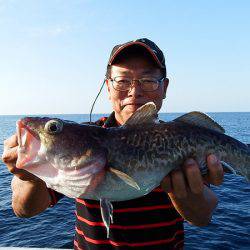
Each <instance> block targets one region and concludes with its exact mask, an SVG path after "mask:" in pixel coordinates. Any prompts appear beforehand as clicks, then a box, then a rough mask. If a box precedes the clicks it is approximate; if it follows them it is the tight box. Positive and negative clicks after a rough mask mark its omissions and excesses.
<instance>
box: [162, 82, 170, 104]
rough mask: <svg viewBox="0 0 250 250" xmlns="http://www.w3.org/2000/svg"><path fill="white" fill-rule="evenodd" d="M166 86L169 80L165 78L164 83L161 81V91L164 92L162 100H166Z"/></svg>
mask: <svg viewBox="0 0 250 250" xmlns="http://www.w3.org/2000/svg"><path fill="white" fill-rule="evenodd" d="M168 84H169V79H168V78H165V79H164V81H163V91H164V94H163V99H165V98H166V93H167V89H168Z"/></svg>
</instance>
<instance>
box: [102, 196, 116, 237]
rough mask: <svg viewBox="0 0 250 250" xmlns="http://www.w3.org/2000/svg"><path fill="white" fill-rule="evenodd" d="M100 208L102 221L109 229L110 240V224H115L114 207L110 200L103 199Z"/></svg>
mask: <svg viewBox="0 0 250 250" xmlns="http://www.w3.org/2000/svg"><path fill="white" fill-rule="evenodd" d="M100 208H101V216H102V221H103V223H104V225H105V227H106V229H107V238H109V231H110V230H109V229H110V224H111V223H113V205H112V203H111V202H110V201H109V200H108V199H105V198H102V199H100Z"/></svg>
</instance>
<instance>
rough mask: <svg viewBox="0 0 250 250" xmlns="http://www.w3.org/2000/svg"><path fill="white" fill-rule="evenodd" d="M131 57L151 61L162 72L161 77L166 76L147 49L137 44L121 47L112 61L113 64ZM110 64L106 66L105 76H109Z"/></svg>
mask: <svg viewBox="0 0 250 250" xmlns="http://www.w3.org/2000/svg"><path fill="white" fill-rule="evenodd" d="M132 57H143V58H145V59H146V60H148V61H151V62H152V63H153V64H154V65H155V67H156V68H159V69H160V70H161V73H162V77H166V70H165V69H162V68H160V67H159V65H158V64H157V63H156V61H155V60H154V59H153V57H152V55H150V53H149V52H148V51H147V49H145V48H143V47H142V46H139V45H134V46H130V47H128V48H125V49H123V50H122V51H121V52H120V53H119V54H118V55H117V56H116V57H115V59H114V61H113V62H112V65H113V64H116V63H119V62H121V61H123V60H124V59H125V58H127V59H128V58H132ZM112 65H108V66H107V71H106V78H110V77H111V67H112Z"/></svg>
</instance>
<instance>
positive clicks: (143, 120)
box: [123, 102, 158, 127]
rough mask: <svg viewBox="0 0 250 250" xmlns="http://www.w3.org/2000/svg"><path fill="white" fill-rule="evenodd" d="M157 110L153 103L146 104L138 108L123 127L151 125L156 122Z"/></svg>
mask: <svg viewBox="0 0 250 250" xmlns="http://www.w3.org/2000/svg"><path fill="white" fill-rule="evenodd" d="M157 117H158V115H157V108H156V105H155V104H154V103H153V102H147V103H146V104H144V105H143V106H141V107H140V108H138V109H137V110H136V111H135V112H134V113H133V115H132V116H131V117H130V118H129V119H128V120H127V121H126V122H125V124H124V125H123V126H125V127H126V126H133V125H138V124H152V123H155V122H156V120H157Z"/></svg>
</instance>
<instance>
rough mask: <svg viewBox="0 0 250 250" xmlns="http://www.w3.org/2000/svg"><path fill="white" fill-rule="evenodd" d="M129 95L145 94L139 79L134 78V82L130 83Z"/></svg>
mask: <svg viewBox="0 0 250 250" xmlns="http://www.w3.org/2000/svg"><path fill="white" fill-rule="evenodd" d="M128 93H129V95H132V96H141V95H143V91H142V89H141V86H140V83H139V81H138V80H133V81H132V84H131V85H130V88H129V92H128Z"/></svg>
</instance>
